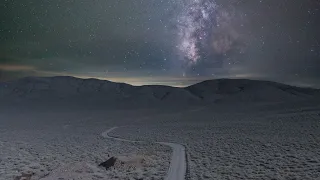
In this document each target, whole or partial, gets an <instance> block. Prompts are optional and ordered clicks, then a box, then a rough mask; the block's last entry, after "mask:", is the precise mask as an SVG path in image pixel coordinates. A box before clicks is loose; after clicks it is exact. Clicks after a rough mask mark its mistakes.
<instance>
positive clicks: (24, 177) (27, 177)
mask: <svg viewBox="0 0 320 180" xmlns="http://www.w3.org/2000/svg"><path fill="white" fill-rule="evenodd" d="M33 175H34V173H31V174H28V173H22V175H21V176H18V177H15V178H14V180H31V177H32V176H33Z"/></svg>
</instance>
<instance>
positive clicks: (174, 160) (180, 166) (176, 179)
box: [101, 127, 187, 180]
mask: <svg viewBox="0 0 320 180" xmlns="http://www.w3.org/2000/svg"><path fill="white" fill-rule="evenodd" d="M117 128H118V127H113V128H110V129H108V130H107V131H105V132H103V133H102V134H101V135H102V136H103V137H104V138H108V139H114V140H118V141H124V142H138V143H142V142H144V141H131V140H128V139H123V138H117V137H112V136H110V135H109V133H110V132H112V131H114V130H115V129H117ZM155 143H157V144H162V145H165V146H169V147H171V148H172V150H173V152H172V156H171V161H170V166H169V170H168V173H167V176H166V178H165V180H185V176H186V170H187V164H186V162H187V161H186V152H185V147H184V146H182V145H180V144H176V143H169V142H155Z"/></svg>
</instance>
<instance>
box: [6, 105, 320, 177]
mask: <svg viewBox="0 0 320 180" xmlns="http://www.w3.org/2000/svg"><path fill="white" fill-rule="evenodd" d="M317 102H318V101H314V102H312V101H311V100H308V101H297V102H290V103H283V102H282V103H270V102H250V103H244V102H239V103H230V102H229V101H228V102H217V103H213V104H210V105H194V106H183V105H181V106H178V105H174V106H172V107H171V106H168V107H166V106H162V107H161V108H159V107H130V108H128V107H126V108H125V107H124V108H113V109H112V108H103V107H97V108H81V107H79V106H69V107H67V106H66V107H64V106H56V105H54V106H51V105H50V106H39V105H33V106H29V107H28V106H26V105H25V104H24V105H23V106H21V107H17V106H13V105H8V106H5V105H3V104H2V106H1V109H0V179H1V180H11V179H12V180H22V179H29V180H40V179H41V180H57V179H59V180H71V179H76V180H80V179H88V180H91V179H92V180H98V179H105V180H110V179H111V180H115V179H118V180H125V179H128V180H138V179H143V180H152V179H154V180H156V179H165V178H166V176H167V173H168V170H169V166H170V161H171V156H172V153H173V152H172V151H173V150H172V149H171V148H170V147H169V146H166V145H162V144H159V143H156V142H170V143H176V144H180V145H182V146H184V147H185V152H186V158H185V159H186V173H185V177H184V179H187V180H205V179H218V180H220V179H221V180H227V179H237V180H238V179H244V180H246V179H256V180H261V179H274V180H282V179H283V180H284V179H301V180H309V179H310V180H316V179H320V138H319V137H320V104H318V103H317ZM47 105H48V104H47ZM113 127H117V128H116V129H114V130H113V131H110V132H109V134H108V135H109V136H111V137H115V138H121V139H127V140H131V141H141V142H129V141H120V140H117V139H112V138H106V137H104V136H103V133H104V132H105V131H106V130H108V129H110V128H113ZM111 157H116V158H117V161H116V162H115V164H114V166H112V167H111V168H109V169H108V170H106V169H105V168H103V167H100V166H98V165H99V164H100V163H102V162H105V161H106V160H108V159H109V158H111Z"/></svg>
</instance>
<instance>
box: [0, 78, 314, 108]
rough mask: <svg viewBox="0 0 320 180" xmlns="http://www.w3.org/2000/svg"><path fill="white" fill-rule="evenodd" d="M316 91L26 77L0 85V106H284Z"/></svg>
mask: <svg viewBox="0 0 320 180" xmlns="http://www.w3.org/2000/svg"><path fill="white" fill-rule="evenodd" d="M319 94H320V90H318V89H311V88H301V87H294V86H289V85H285V84H281V83H276V82H270V81H259V80H248V79H217V80H207V81H203V82H200V83H197V84H194V85H191V86H188V87H185V88H177V87H170V86H160V85H145V86H132V85H129V84H125V83H115V82H111V81H106V80H98V79H79V78H75V77H68V76H58V77H27V78H22V79H18V80H15V81H10V82H3V83H0V102H1V101H2V102H8V101H19V102H21V101H25V100H29V101H33V102H37V101H44V102H45V101H49V100H50V101H57V100H60V101H68V102H77V103H80V102H92V103H103V104H107V103H129V104H130V103H135V104H139V103H142V104H148V103H157V102H171V103H177V104H180V103H183V104H185V103H190V104H192V103H212V102H284V101H286V102H287V101H296V100H305V99H309V98H315V97H319Z"/></svg>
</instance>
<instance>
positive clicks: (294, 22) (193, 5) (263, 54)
mask: <svg viewBox="0 0 320 180" xmlns="http://www.w3.org/2000/svg"><path fill="white" fill-rule="evenodd" d="M319 9H320V4H319V2H318V1H313V0H306V1H292V0H291V1H290V0H282V1H277V0H260V1H256V0H172V1H164V0H136V1H121V0H110V1H89V0H77V1H75V0H56V1H49V0H33V1H23V0H4V1H2V2H1V3H0V13H1V16H0V79H1V80H10V79H15V78H19V77H25V76H57V75H70V76H77V77H84V78H87V77H93V78H101V79H109V80H113V81H120V82H127V83H131V84H137V85H141V84H167V85H174V86H183V85H188V84H191V83H195V82H198V81H201V80H204V79H213V78H223V77H227V78H252V79H267V80H273V81H279V82H285V83H289V84H296V85H304V86H317V87H318V86H319V77H320V71H319V68H320V61H319V58H320V51H319V50H320V45H319V44H320V37H319V32H320V22H319V20H320V16H319V15H320V10H319Z"/></svg>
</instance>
